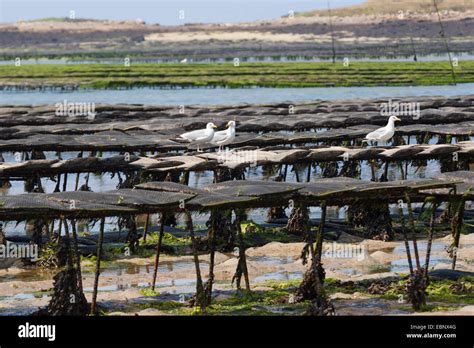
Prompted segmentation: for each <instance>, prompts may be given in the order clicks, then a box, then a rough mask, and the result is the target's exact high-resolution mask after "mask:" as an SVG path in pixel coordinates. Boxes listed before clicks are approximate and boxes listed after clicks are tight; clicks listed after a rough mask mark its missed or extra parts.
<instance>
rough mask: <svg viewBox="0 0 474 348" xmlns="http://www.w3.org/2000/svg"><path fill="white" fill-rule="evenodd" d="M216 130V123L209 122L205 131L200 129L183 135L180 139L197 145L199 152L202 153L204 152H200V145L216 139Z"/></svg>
mask: <svg viewBox="0 0 474 348" xmlns="http://www.w3.org/2000/svg"><path fill="white" fill-rule="evenodd" d="M214 128H217V126H216V125H215V124H214V123H212V122H209V123H208V124H207V125H206V128H205V129H198V130H195V131H192V132H187V133H184V134H181V135H180V136H179V137H180V138H181V139H184V140H188V141H189V142H191V143H194V144H196V145H197V151H198V152H202V150H200V148H199V145H202V144H205V143H208V142H210V141H211V140H212V138H213V137H214Z"/></svg>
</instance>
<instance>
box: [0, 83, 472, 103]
mask: <svg viewBox="0 0 474 348" xmlns="http://www.w3.org/2000/svg"><path fill="white" fill-rule="evenodd" d="M473 90H474V83H465V84H458V85H456V86H412V87H411V86H403V87H383V86H377V87H310V88H261V87H253V88H174V89H163V88H162V89H158V88H156V89H155V88H135V89H127V90H81V91H72V92H61V91H25V92H16V91H15V92H13V91H0V105H1V104H10V105H39V104H55V103H58V102H63V101H64V100H67V102H88V103H109V104H118V103H128V104H145V105H174V106H178V105H197V104H208V105H209V104H210V105H215V104H236V103H256V104H258V103H272V102H282V101H292V102H297V101H305V100H314V99H322V100H341V99H370V98H390V97H391V98H394V97H416V96H435V95H437V96H445V97H448V96H456V95H467V94H472V91H473Z"/></svg>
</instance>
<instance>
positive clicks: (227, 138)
mask: <svg viewBox="0 0 474 348" xmlns="http://www.w3.org/2000/svg"><path fill="white" fill-rule="evenodd" d="M227 127H228V128H227V129H226V130H222V131H219V132H215V133H214V138H212V141H211V144H213V145H219V152H221V150H222V148H223V147H224V146H225V145H228V144H231V143H232V142H233V141H234V139H235V121H229V122H227Z"/></svg>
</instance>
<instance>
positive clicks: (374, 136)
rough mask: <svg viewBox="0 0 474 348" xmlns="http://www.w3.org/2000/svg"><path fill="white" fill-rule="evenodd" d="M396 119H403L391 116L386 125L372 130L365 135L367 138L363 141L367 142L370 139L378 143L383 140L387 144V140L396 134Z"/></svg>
mask: <svg viewBox="0 0 474 348" xmlns="http://www.w3.org/2000/svg"><path fill="white" fill-rule="evenodd" d="M395 121H401V120H400V119H399V118H398V117H397V116H390V118H389V119H388V123H387V125H386V126H385V127H382V128H379V129H376V130H374V131H373V132H370V133H369V134H367V135H366V136H365V139H364V140H362V142H366V143H367V142H369V141H376V142H377V145H378V143H379V141H381V142H383V143H384V144H385V143H386V142H387V140H390V139H392V137H393V135H394V134H395Z"/></svg>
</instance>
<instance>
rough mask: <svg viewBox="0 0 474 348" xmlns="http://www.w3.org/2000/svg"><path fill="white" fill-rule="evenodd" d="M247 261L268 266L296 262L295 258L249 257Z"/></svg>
mask: <svg viewBox="0 0 474 348" xmlns="http://www.w3.org/2000/svg"><path fill="white" fill-rule="evenodd" d="M247 260H248V261H253V262H259V263H263V264H266V265H285V264H289V263H293V262H295V259H294V257H293V256H283V257H281V256H249V257H247Z"/></svg>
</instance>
